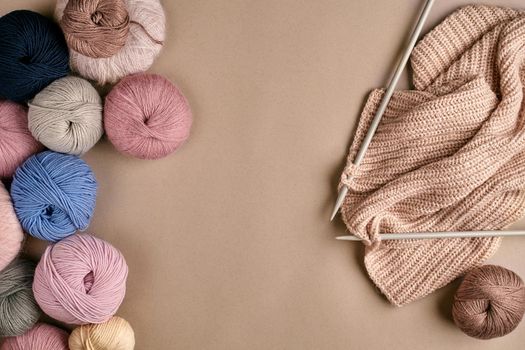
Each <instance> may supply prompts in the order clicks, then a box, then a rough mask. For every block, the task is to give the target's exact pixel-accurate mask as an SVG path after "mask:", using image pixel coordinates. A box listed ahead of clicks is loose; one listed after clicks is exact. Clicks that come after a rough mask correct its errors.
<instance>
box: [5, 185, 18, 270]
mask: <svg viewBox="0 0 525 350" xmlns="http://www.w3.org/2000/svg"><path fill="white" fill-rule="evenodd" d="M23 241H24V232H23V231H22V226H20V222H19V221H18V218H17V217H16V214H15V210H14V209H13V204H12V203H11V196H9V192H7V190H6V189H5V187H4V185H3V184H2V182H1V181H0V271H1V270H3V269H4V268H5V267H6V266H7V265H9V263H10V262H11V261H13V259H14V258H15V257H16V256H17V255H18V252H19V251H20V248H21V246H22V242H23Z"/></svg>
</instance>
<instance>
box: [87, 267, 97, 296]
mask: <svg viewBox="0 0 525 350" xmlns="http://www.w3.org/2000/svg"><path fill="white" fill-rule="evenodd" d="M93 283H95V275H94V274H93V271H89V272H88V273H87V274H86V275H85V276H84V288H85V290H86V294H89V292H90V291H91V288H92V287H93Z"/></svg>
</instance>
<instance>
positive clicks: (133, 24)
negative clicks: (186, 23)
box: [55, 0, 166, 84]
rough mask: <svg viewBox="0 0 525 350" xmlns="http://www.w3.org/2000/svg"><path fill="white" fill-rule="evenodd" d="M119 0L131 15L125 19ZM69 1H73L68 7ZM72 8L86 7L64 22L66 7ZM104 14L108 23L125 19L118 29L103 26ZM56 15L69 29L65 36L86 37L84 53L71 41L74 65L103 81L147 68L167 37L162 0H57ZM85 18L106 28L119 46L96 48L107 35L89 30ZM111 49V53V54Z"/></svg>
mask: <svg viewBox="0 0 525 350" xmlns="http://www.w3.org/2000/svg"><path fill="white" fill-rule="evenodd" d="M112 2H113V4H111V3H112ZM117 2H118V3H120V2H122V3H123V5H124V7H125V10H127V14H128V18H125V19H123V18H124V17H125V16H124V14H123V13H122V9H121V8H120V7H121V6H116V3H117ZM68 3H72V4H70V5H69V7H68ZM76 3H80V4H76ZM108 6H112V7H113V11H112V12H110V13H106V10H107V8H108ZM72 8H74V9H77V8H79V9H83V12H82V11H80V12H79V11H76V10H75V11H76V12H75V18H74V20H75V21H72V19H71V18H70V17H71V16H66V18H65V20H66V22H67V23H63V22H62V19H63V18H64V10H67V11H69V9H72ZM86 11H92V13H91V14H89V13H85V12H86ZM77 17H80V18H81V19H82V20H80V19H78V18H77ZM101 17H103V18H106V17H107V18H106V20H107V21H106V22H108V23H118V22H122V23H120V24H119V25H118V28H119V30H114V28H110V27H106V28H100V27H101V26H103V25H104V23H103V22H104V21H101ZM55 18H56V20H57V22H58V23H60V24H61V27H62V30H64V32H65V33H66V38H68V37H71V36H73V35H78V37H79V38H80V39H85V40H84V41H83V42H82V44H83V45H82V46H83V49H81V51H84V54H82V53H81V52H79V51H77V50H79V49H80V48H79V47H76V46H75V45H71V43H72V41H71V40H69V60H70V64H71V69H72V70H74V71H75V72H78V73H79V74H80V75H81V76H83V77H85V78H87V79H90V80H94V81H96V82H98V83H100V84H106V83H116V82H117V81H118V80H120V79H121V78H123V77H125V76H126V75H130V74H133V73H139V72H145V71H146V70H148V68H149V67H150V66H151V65H152V64H153V61H154V60H155V58H156V57H157V56H158V55H159V53H160V51H161V49H162V47H163V45H164V40H165V37H166V15H165V13H164V9H163V7H162V4H161V2H160V0H120V1H108V0H57V4H56V7H55ZM86 18H91V21H93V22H95V23H96V24H97V27H98V28H99V29H107V31H109V34H108V33H106V34H108V35H107V36H109V37H111V36H113V39H112V40H113V41H114V44H115V45H114V46H116V47H115V48H111V49H112V50H109V49H110V48H109V47H105V48H104V50H96V49H95V46H97V45H99V44H100V42H102V41H103V40H106V39H107V38H106V37H105V36H104V37H101V36H100V33H96V32H92V33H91V34H90V33H89V28H88V27H87V26H86V25H85V23H84V24H83V21H85V20H86ZM119 19H120V20H119ZM76 21H78V22H76ZM72 22H76V23H72ZM65 24H67V25H65ZM124 27H126V28H124ZM124 36H125V37H124ZM122 40H124V41H123V43H124V45H123V46H122V47H120V49H118V51H117V50H116V49H117V48H118V47H119V46H120V45H121V44H122V42H121V41H122ZM95 42H97V43H98V44H95ZM117 44H118V45H117ZM77 46H78V45H77ZM107 46H109V45H107ZM75 47H76V49H77V50H75ZM100 51H104V52H100ZM113 51H115V53H113ZM86 53H88V55H86ZM110 53H111V55H108V54H110ZM90 55H91V56H90ZM94 56H96V57H94ZM105 56H107V57H105Z"/></svg>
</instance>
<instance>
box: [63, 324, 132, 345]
mask: <svg viewBox="0 0 525 350" xmlns="http://www.w3.org/2000/svg"><path fill="white" fill-rule="evenodd" d="M134 348H135V333H134V332H133V328H131V325H130V324H129V323H128V321H126V320H125V319H123V318H121V317H118V316H113V317H112V318H111V319H110V320H109V321H107V322H104V323H101V324H88V325H82V326H80V327H77V328H76V329H75V330H73V332H72V333H71V335H70V336H69V349H70V350H133V349H134Z"/></svg>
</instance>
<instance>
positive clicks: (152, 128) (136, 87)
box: [104, 74, 192, 159]
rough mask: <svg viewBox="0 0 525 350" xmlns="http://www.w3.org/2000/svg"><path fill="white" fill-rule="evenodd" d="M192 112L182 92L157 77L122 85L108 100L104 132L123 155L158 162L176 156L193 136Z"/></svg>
mask: <svg viewBox="0 0 525 350" xmlns="http://www.w3.org/2000/svg"><path fill="white" fill-rule="evenodd" d="M191 123H192V114H191V109H190V106H189V104H188V101H187V100H186V98H185V97H184V95H183V94H182V92H181V91H180V90H179V89H178V88H177V87H176V86H175V85H173V84H172V83H171V82H170V81H168V80H167V79H165V78H163V77H161V76H160V75H155V74H135V75H131V76H128V77H126V78H124V79H122V80H121V81H120V83H118V84H117V85H116V86H115V87H114V88H113V90H111V92H110V93H109V95H108V96H107V97H106V103H105V107H104V128H105V130H106V133H107V135H108V138H109V140H110V141H111V143H113V145H114V146H115V148H116V149H118V150H119V151H120V152H122V153H125V154H128V155H131V156H134V157H137V158H142V159H158V158H162V157H165V156H167V155H168V154H170V153H172V152H174V151H175V150H176V149H177V148H178V147H179V146H180V145H182V144H183V143H184V141H186V139H187V138H188V136H189V135H190V128H191Z"/></svg>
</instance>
